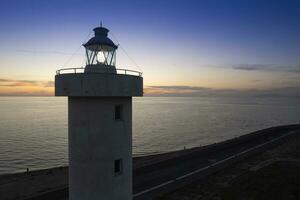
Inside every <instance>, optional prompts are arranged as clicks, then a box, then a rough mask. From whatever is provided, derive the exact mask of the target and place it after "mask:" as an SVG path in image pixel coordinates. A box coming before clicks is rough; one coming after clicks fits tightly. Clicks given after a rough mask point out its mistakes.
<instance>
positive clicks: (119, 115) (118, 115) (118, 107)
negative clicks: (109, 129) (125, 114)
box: [115, 105, 123, 120]
mask: <svg viewBox="0 0 300 200" xmlns="http://www.w3.org/2000/svg"><path fill="white" fill-rule="evenodd" d="M122 110H123V108H122V105H116V106H115V120H122Z"/></svg>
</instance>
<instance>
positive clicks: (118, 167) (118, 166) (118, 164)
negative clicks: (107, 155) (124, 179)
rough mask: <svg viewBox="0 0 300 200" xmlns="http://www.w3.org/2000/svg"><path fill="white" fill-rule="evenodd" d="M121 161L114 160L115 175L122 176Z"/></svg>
mask: <svg viewBox="0 0 300 200" xmlns="http://www.w3.org/2000/svg"><path fill="white" fill-rule="evenodd" d="M122 167H123V166H122V159H118V160H115V175H120V174H122Z"/></svg>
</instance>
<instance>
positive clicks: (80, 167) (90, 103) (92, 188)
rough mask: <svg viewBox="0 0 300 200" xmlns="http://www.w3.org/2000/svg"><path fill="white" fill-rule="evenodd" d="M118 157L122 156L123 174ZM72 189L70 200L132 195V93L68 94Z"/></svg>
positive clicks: (118, 199)
mask: <svg viewBox="0 0 300 200" xmlns="http://www.w3.org/2000/svg"><path fill="white" fill-rule="evenodd" d="M118 104H122V106H123V112H122V113H123V116H122V117H123V120H118V121H116V120H115V115H114V114H115V105H118ZM115 159H122V160H123V170H122V174H120V175H115V173H114V160H115ZM69 189H70V191H69V194H70V200H130V199H132V98H131V97H69Z"/></svg>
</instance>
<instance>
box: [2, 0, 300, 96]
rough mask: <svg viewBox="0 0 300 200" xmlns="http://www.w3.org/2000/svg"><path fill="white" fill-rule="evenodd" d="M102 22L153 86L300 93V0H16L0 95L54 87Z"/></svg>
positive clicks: (10, 4)
mask: <svg viewBox="0 0 300 200" xmlns="http://www.w3.org/2000/svg"><path fill="white" fill-rule="evenodd" d="M100 21H102V23H103V26H105V27H107V28H108V29H110V30H111V32H112V34H113V35H112V34H110V38H111V39H112V40H114V41H115V43H117V44H120V45H121V47H123V48H124V49H125V50H126V52H127V53H128V54H129V55H130V57H132V58H133V59H134V61H135V62H136V63H137V64H138V66H139V67H137V66H136V65H135V64H134V63H133V62H132V61H131V60H130V59H129V58H128V57H127V56H126V54H125V53H124V52H123V51H122V49H121V48H119V49H118V52H117V67H118V68H129V69H134V70H142V71H143V73H144V85H145V87H146V88H145V91H146V93H147V94H149V95H151V94H152V95H160V94H181V95H182V94H191V95H207V94H214V93H215V92H220V93H222V92H223V93H224V92H226V91H227V92H228V91H270V93H274V91H289V92H290V94H295V93H298V92H299V93H300V89H299V88H300V1H299V0H281V1H278V0H198V1H192V0H182V1H175V0H161V1H158V0H151V1H150V0H148V1H145V0H144V1H143V0H139V1H137V0H136V1H114V0H109V1H89V0H73V1H64V0H59V1H58V0H51V1H50V0H48V1H47V0H44V1H41V0H22V1H21V0H20V1H15V0H10V1H2V2H1V6H0V27H1V31H0V44H1V45H0V95H52V94H53V80H54V75H55V70H57V69H59V68H64V67H81V66H82V65H83V64H84V59H85V58H84V48H83V47H81V44H82V43H84V42H85V41H86V40H87V39H88V38H90V37H91V36H92V34H93V33H92V29H93V28H94V27H96V26H99V24H100ZM76 50H78V51H76ZM74 52H76V53H75V55H73V56H71V55H72V54H73V53H74ZM298 95H300V94H298Z"/></svg>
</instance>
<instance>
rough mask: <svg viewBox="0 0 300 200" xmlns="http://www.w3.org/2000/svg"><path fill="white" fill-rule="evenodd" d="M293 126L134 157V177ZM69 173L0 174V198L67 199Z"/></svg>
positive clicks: (53, 170) (56, 170) (57, 169)
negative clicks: (41, 197)
mask: <svg viewBox="0 0 300 200" xmlns="http://www.w3.org/2000/svg"><path fill="white" fill-rule="evenodd" d="M294 129H297V130H299V129H300V125H299V124H297V125H286V126H279V127H271V128H267V129H263V130H259V131H255V132H252V133H249V134H246V135H243V136H240V137H237V138H234V139H230V140H226V141H223V142H220V143H216V144H212V145H208V146H203V147H195V148H191V149H185V150H179V151H174V152H169V153H162V154H157V155H148V156H141V157H135V158H133V174H134V177H135V176H138V175H141V174H143V173H146V172H147V171H151V170H153V169H155V168H157V167H161V166H164V165H168V164H172V163H173V162H177V161H178V160H183V159H186V158H187V157H190V156H191V155H194V154H200V155H201V154H208V153H210V152H216V151H222V149H224V148H228V147H230V146H232V145H242V144H243V143H245V142H248V141H251V140H260V139H261V138H264V139H266V138H271V137H274V136H275V135H280V134H281V133H282V132H284V131H288V130H294ZM67 175H68V168H67V166H65V167H55V168H50V169H44V170H37V171H29V172H23V173H16V174H6V175H0V199H3V200H5V199H7V200H9V199H16V198H17V199H32V200H33V199H39V198H38V196H40V195H46V194H51V195H50V196H51V197H53V195H55V194H56V195H58V196H57V197H56V198H55V199H59V198H60V197H61V198H62V199H64V198H65V197H64V196H65V195H66V192H67V186H68V176H67ZM35 197H37V198H35Z"/></svg>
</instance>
